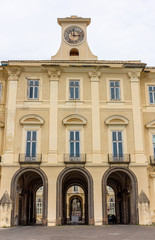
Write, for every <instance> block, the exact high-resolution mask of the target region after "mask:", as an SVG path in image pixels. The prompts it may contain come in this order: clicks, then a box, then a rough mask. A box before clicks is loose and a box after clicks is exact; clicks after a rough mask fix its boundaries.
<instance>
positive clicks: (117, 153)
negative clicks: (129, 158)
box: [112, 132, 123, 157]
mask: <svg viewBox="0 0 155 240" xmlns="http://www.w3.org/2000/svg"><path fill="white" fill-rule="evenodd" d="M112 146H113V157H123V139H122V132H112Z"/></svg>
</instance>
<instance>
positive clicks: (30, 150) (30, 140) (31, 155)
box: [26, 131, 37, 160]
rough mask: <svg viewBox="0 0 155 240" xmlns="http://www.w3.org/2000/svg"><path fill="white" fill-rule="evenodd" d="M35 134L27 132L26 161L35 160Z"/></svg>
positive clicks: (34, 132)
mask: <svg viewBox="0 0 155 240" xmlns="http://www.w3.org/2000/svg"><path fill="white" fill-rule="evenodd" d="M36 147H37V132H36V131H27V136H26V160H36Z"/></svg>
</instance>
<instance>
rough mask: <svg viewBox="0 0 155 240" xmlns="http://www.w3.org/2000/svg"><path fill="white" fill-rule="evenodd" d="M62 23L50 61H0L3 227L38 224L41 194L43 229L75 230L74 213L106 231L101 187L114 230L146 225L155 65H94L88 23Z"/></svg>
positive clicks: (151, 194)
mask: <svg viewBox="0 0 155 240" xmlns="http://www.w3.org/2000/svg"><path fill="white" fill-rule="evenodd" d="M58 24H59V25H60V26H61V28H62V40H61V46H60V49H59V51H58V53H57V54H56V55H55V56H53V57H52V59H51V60H45V61H39V60H35V61H23V60H18V61H2V62H1V66H0V226H10V225H12V226H15V225H27V224H32V223H35V222H36V192H37V190H38V189H39V188H40V187H43V200H42V224H43V225H48V226H54V225H62V224H67V223H68V218H70V220H69V222H70V223H71V224H72V223H76V224H78V223H80V221H81V220H80V217H79V212H78V211H79V209H80V208H79V206H80V207H81V209H83V210H81V215H82V223H84V224H89V225H93V224H95V225H102V224H107V223H108V209H107V197H108V196H107V195H108V194H107V186H109V187H111V188H112V189H113V190H114V193H115V214H116V219H117V223H126V224H138V223H139V224H151V223H152V222H155V67H146V64H145V63H142V62H141V61H106V60H103V61H99V60H97V57H96V56H94V55H93V54H92V53H91V51H90V49H89V47H88V44H87V26H88V25H89V24H90V19H89V18H79V17H77V16H71V17H69V18H59V19H58ZM94 40H95V39H94ZM96 44H97V40H96ZM74 186H77V187H78V188H79V189H82V190H80V191H81V193H79V194H77V193H74V191H69V189H72V188H73V187H74ZM69 194H70V197H71V198H72V200H68V199H69ZM80 194H81V195H80ZM80 199H81V200H80ZM74 200H75V201H74ZM80 201H81V202H80ZM79 202H80V203H79ZM68 209H71V210H68ZM69 211H70V212H69Z"/></svg>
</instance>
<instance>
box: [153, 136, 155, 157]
mask: <svg viewBox="0 0 155 240" xmlns="http://www.w3.org/2000/svg"><path fill="white" fill-rule="evenodd" d="M153 156H154V157H155V135H153Z"/></svg>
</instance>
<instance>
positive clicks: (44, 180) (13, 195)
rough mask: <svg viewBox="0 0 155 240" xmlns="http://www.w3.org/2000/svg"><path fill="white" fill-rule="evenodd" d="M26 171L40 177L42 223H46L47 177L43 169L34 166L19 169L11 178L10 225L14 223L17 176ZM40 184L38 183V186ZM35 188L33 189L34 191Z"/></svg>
mask: <svg viewBox="0 0 155 240" xmlns="http://www.w3.org/2000/svg"><path fill="white" fill-rule="evenodd" d="M26 172H32V173H36V174H38V175H39V176H40V177H41V179H42V184H43V220H42V224H43V225H44V226H45V225H47V211H48V179H47V176H46V174H45V173H44V172H43V170H41V169H38V168H34V167H26V168H23V169H19V170H18V171H17V172H16V173H15V174H14V176H13V177H12V180H11V193H10V197H11V200H12V214H11V225H12V226H14V225H15V204H16V191H17V184H18V180H19V178H20V177H21V176H22V175H23V174H24V173H26ZM39 186H41V184H40V183H39V185H38V187H39ZM36 190H37V189H35V191H36Z"/></svg>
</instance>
